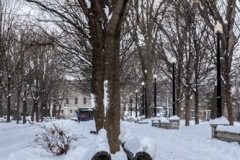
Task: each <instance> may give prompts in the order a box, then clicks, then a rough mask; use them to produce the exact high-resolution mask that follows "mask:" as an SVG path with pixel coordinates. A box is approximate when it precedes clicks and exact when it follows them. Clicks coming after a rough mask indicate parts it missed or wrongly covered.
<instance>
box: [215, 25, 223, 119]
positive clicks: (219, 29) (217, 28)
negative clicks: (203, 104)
mask: <svg viewBox="0 0 240 160" xmlns="http://www.w3.org/2000/svg"><path fill="white" fill-rule="evenodd" d="M214 33H215V34H216V35H217V118H219V117H222V97H221V72H220V36H221V34H222V33H223V30H222V24H220V23H219V22H218V21H217V24H216V25H215V26H214Z"/></svg>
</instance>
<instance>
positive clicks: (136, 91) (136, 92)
mask: <svg viewBox="0 0 240 160" xmlns="http://www.w3.org/2000/svg"><path fill="white" fill-rule="evenodd" d="M135 94H136V104H135V117H137V100H138V99H137V94H138V90H137V89H136V90H135Z"/></svg>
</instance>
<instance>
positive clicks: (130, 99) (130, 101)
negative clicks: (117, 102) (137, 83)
mask: <svg viewBox="0 0 240 160" xmlns="http://www.w3.org/2000/svg"><path fill="white" fill-rule="evenodd" d="M132 101H133V100H132V92H131V93H130V97H129V103H130V116H132Z"/></svg>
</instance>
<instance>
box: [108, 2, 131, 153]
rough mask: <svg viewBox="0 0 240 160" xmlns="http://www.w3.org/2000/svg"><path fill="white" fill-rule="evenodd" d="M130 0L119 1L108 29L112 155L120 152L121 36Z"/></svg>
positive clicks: (109, 125) (109, 116)
mask: <svg viewBox="0 0 240 160" xmlns="http://www.w3.org/2000/svg"><path fill="white" fill-rule="evenodd" d="M127 2H128V0H118V1H116V2H115V8H114V11H113V13H112V18H111V20H110V21H109V23H108V25H107V28H106V37H105V38H106V41H105V42H106V43H105V57H106V59H105V60H106V67H105V74H106V78H107V80H108V95H109V106H108V107H109V108H108V110H107V115H106V130H107V136H108V143H109V145H110V151H111V153H112V154H114V153H116V152H117V151H119V150H120V144H119V139H118V137H119V134H120V84H119V81H120V78H119V73H120V64H119V58H120V35H121V24H122V18H123V16H124V11H125V7H126V5H127Z"/></svg>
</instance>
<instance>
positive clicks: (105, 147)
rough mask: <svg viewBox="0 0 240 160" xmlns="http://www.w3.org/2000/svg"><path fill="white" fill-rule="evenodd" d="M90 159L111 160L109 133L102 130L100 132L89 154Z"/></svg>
mask: <svg viewBox="0 0 240 160" xmlns="http://www.w3.org/2000/svg"><path fill="white" fill-rule="evenodd" d="M87 156H89V157H88V159H91V160H111V154H110V148H109V144H108V140H107V131H106V130H105V129H101V130H100V131H99V132H98V135H97V137H96V140H95V141H94V144H93V145H92V146H91V147H90V150H89V152H88V155H87Z"/></svg>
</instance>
